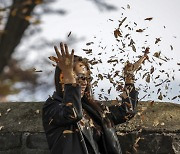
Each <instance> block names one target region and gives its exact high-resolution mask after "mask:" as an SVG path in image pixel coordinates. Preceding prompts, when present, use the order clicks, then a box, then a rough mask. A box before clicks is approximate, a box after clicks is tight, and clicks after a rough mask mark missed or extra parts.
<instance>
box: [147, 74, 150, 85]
mask: <svg viewBox="0 0 180 154" xmlns="http://www.w3.org/2000/svg"><path fill="white" fill-rule="evenodd" d="M146 82H148V83H149V82H150V74H148V75H147V77H146Z"/></svg>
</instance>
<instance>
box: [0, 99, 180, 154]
mask: <svg viewBox="0 0 180 154" xmlns="http://www.w3.org/2000/svg"><path fill="white" fill-rule="evenodd" d="M42 104H43V103H42V102H36V103H35V102H27V103H21V102H12V103H0V154H49V150H48V145H47V141H46V137H45V134H44V131H43V128H42V121H41V113H42V112H41V108H42ZM179 117H180V105H178V104H173V103H152V102H149V103H148V102H141V103H140V104H139V107H138V113H137V115H136V116H135V117H134V118H133V119H132V120H130V121H129V122H127V123H125V124H121V125H118V126H116V130H117V134H118V138H119V140H120V143H121V147H122V150H123V154H132V153H138V154H151V153H152V154H179V153H180V120H179Z"/></svg>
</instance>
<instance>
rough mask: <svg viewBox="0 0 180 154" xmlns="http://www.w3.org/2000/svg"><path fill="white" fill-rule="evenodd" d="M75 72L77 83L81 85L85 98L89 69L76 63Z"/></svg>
mask: <svg viewBox="0 0 180 154" xmlns="http://www.w3.org/2000/svg"><path fill="white" fill-rule="evenodd" d="M74 72H75V74H76V76H77V81H76V82H77V83H79V84H80V85H81V97H83V95H84V92H85V89H86V87H87V76H88V70H87V67H86V66H85V65H84V64H83V63H82V62H76V63H75V66H74Z"/></svg>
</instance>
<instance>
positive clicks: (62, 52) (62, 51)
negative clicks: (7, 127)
mask: <svg viewBox="0 0 180 154" xmlns="http://www.w3.org/2000/svg"><path fill="white" fill-rule="evenodd" d="M60 49H61V54H62V57H65V52H64V45H63V43H62V42H61V43H60Z"/></svg>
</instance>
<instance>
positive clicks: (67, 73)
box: [50, 42, 76, 84]
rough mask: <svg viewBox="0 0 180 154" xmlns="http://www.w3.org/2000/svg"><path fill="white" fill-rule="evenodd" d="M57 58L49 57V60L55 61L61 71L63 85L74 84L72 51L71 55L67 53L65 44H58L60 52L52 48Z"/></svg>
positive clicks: (55, 47) (56, 48)
mask: <svg viewBox="0 0 180 154" xmlns="http://www.w3.org/2000/svg"><path fill="white" fill-rule="evenodd" d="M54 50H55V52H56V55H57V57H53V56H51V57H50V60H52V61H55V62H56V63H57V66H58V67H59V68H60V69H61V70H62V74H63V83H65V84H66V83H76V80H75V76H74V71H73V67H74V49H72V52H71V54H70V53H69V51H68V46H67V44H63V43H62V42H61V43H60V51H61V52H59V50H58V47H57V46H54Z"/></svg>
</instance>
